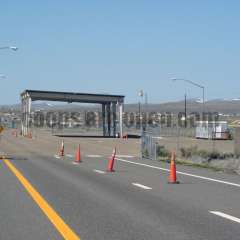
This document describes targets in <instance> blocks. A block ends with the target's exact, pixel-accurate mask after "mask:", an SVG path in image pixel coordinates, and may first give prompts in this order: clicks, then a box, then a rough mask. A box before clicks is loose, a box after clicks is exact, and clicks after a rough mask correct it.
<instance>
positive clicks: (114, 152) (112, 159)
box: [107, 147, 116, 172]
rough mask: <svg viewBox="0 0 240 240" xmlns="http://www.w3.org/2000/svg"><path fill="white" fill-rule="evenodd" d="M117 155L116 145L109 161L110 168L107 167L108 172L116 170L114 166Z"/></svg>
mask: <svg viewBox="0 0 240 240" xmlns="http://www.w3.org/2000/svg"><path fill="white" fill-rule="evenodd" d="M115 157H116V147H115V148H114V149H113V153H112V156H111V158H110V159H109V162H108V169H107V171H108V172H114V169H113V167H114V161H115Z"/></svg>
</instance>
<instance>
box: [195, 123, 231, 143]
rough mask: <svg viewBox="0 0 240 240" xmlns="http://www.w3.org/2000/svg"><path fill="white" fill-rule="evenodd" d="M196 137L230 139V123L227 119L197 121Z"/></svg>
mask: <svg viewBox="0 0 240 240" xmlns="http://www.w3.org/2000/svg"><path fill="white" fill-rule="evenodd" d="M196 138H202V139H225V140H227V139H230V132H229V128H228V123H227V122H226V121H212V122H209V121H198V122H196Z"/></svg>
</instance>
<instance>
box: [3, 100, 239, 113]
mask: <svg viewBox="0 0 240 240" xmlns="http://www.w3.org/2000/svg"><path fill="white" fill-rule="evenodd" d="M32 107H33V109H34V110H47V111H50V110H52V111H55V110H58V111H59V110H62V111H85V110H92V111H96V110H99V111H101V106H100V105H95V104H89V105H88V104H75V103H72V104H56V103H46V102H42V103H34V102H33V105H32ZM141 109H142V111H146V110H147V111H148V112H172V113H178V112H181V111H184V101H176V102H166V103H159V104H152V103H149V104H147V106H146V105H145V104H141ZM204 109H205V111H209V112H219V113H223V114H240V98H235V99H214V100H209V101H207V102H205V105H204ZM0 110H1V111H3V110H4V111H20V110H21V105H20V104H15V105H5V106H0ZM201 110H202V103H201V101H200V100H199V99H188V100H187V111H188V113H189V112H198V111H201ZM124 111H126V112H137V111H138V103H132V104H125V106H124Z"/></svg>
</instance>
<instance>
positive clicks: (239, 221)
mask: <svg viewBox="0 0 240 240" xmlns="http://www.w3.org/2000/svg"><path fill="white" fill-rule="evenodd" d="M209 212H210V213H212V214H215V215H217V216H220V217H223V218H226V219H228V220H231V221H234V222H237V223H240V218H236V217H234V216H231V215H228V214H226V213H222V212H218V211H209Z"/></svg>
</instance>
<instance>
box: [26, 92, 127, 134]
mask: <svg viewBox="0 0 240 240" xmlns="http://www.w3.org/2000/svg"><path fill="white" fill-rule="evenodd" d="M124 97H125V96H123V95H110V94H90V93H74V92H55V91H38V90H25V91H24V92H22V93H21V102H22V134H23V135H24V136H27V135H28V134H29V132H30V114H31V104H32V101H38V100H40V101H57V102H67V103H73V102H77V103H93V104H101V105H102V128H103V136H109V137H111V136H112V137H115V136H116V134H117V133H118V134H119V135H120V137H122V136H123V105H124Z"/></svg>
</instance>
